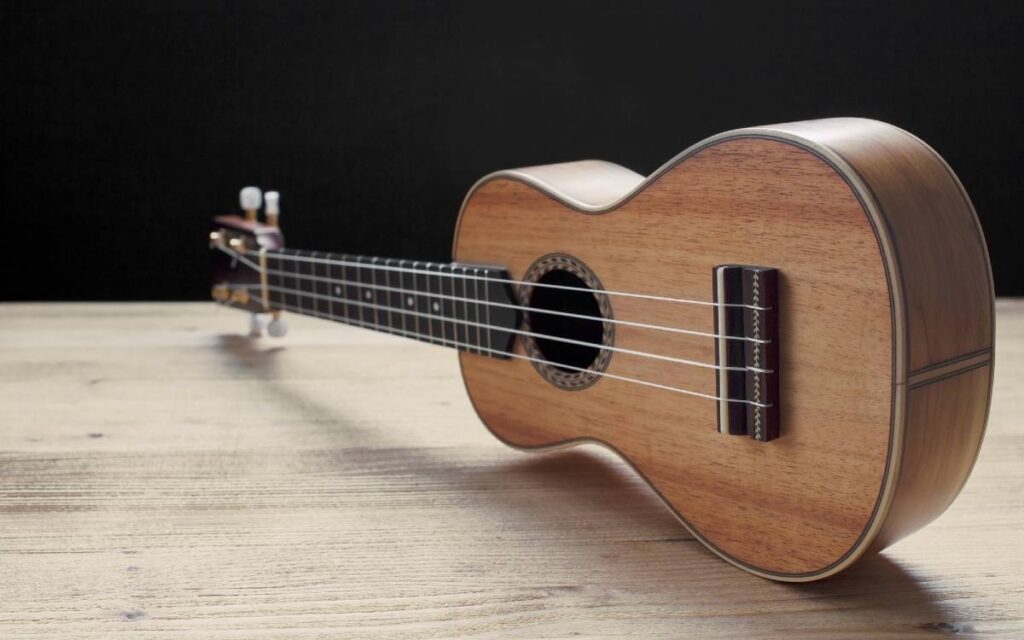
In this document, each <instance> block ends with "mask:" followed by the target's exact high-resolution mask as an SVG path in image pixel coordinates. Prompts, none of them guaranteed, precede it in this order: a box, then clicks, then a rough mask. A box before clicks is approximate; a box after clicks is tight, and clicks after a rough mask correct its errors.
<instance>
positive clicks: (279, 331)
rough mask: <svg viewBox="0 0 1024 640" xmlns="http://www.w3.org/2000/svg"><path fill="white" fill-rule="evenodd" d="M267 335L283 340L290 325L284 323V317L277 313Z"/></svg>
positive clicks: (269, 325)
mask: <svg viewBox="0 0 1024 640" xmlns="http://www.w3.org/2000/svg"><path fill="white" fill-rule="evenodd" d="M267 333H269V334H270V335H271V336H273V337H275V338H283V337H284V334H286V333H288V323H287V322H285V321H284V316H283V315H282V314H281V313H280V312H277V313H275V314H274V317H273V319H272V320H271V321H270V324H268V325H267Z"/></svg>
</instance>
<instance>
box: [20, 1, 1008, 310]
mask: <svg viewBox="0 0 1024 640" xmlns="http://www.w3.org/2000/svg"><path fill="white" fill-rule="evenodd" d="M1022 27H1024V3H1019V2H1002V3H988V2H906V3H901V2H850V1H843V2H835V1H828V2H820V1H819V2H806V3H777V2H757V3H731V2H714V3H712V2H683V1H677V2H671V3H633V2H614V3H612V2H571V3H569V2H545V3H538V4H524V3H514V2H505V3H483V2H468V3H436V4H435V3H410V2H328V1H323V2H284V1H282V2H275V3H268V2H241V1H239V2H210V1H205V0H204V1H196V2H138V1H133V2H68V3H53V2H15V3H9V2H8V3H4V4H3V5H2V8H0V33H2V39H3V42H2V43H0V47H2V51H3V71H4V74H3V95H2V100H0V123H2V124H0V126H2V130H0V133H2V139H0V145H2V152H0V153H2V160H3V167H2V171H0V175H2V194H0V221H2V224H3V225H4V235H3V240H4V247H3V250H2V251H0V260H2V269H3V273H4V275H5V277H4V278H3V285H0V286H2V291H0V294H2V297H3V298H4V299H88V300H93V299H95V300H99V299H196V298H203V297H205V296H206V295H207V292H208V275H207V255H206V247H205V236H206V232H207V230H208V229H207V226H208V221H209V218H210V216H212V215H214V214H218V213H224V212H227V211H229V210H232V209H233V208H234V207H236V203H237V191H238V188H239V187H241V186H243V185H246V184H257V185H259V186H261V187H264V188H276V189H278V190H279V191H281V193H282V199H281V203H282V210H283V214H282V218H283V226H284V227H285V232H286V234H287V235H288V241H289V245H291V246H294V247H304V248H312V249H324V250H339V251H348V252H351V253H363V254H373V255H384V256H397V257H409V258H424V259H435V260H440V259H445V258H447V256H448V251H449V247H450V241H451V234H452V231H453V228H454V223H455V216H456V214H457V212H458V208H459V205H460V203H461V200H462V197H463V195H464V194H465V192H466V190H467V189H468V188H469V187H470V186H471V185H472V183H473V182H474V181H475V180H476V179H477V178H478V177H480V176H481V175H483V174H486V173H488V172H490V171H493V170H496V169H503V168H511V167H516V166H524V165H530V164H543V163H549V162H557V161H565V160H578V159H583V158H602V159H607V160H611V161H613V162H618V163H620V164H623V165H625V166H627V167H630V168H631V169H633V170H635V171H638V172H640V173H648V172H650V171H652V170H653V169H655V168H656V167H658V166H659V165H660V164H662V163H663V162H665V161H666V160H668V159H669V158H671V157H672V156H673V155H675V154H676V153H678V152H679V151H681V150H683V149H684V148H685V147H687V146H689V145H690V144H692V143H694V142H696V141H698V140H700V139H702V138H704V137H706V136H709V135H712V134H714V133H717V132H719V131H723V130H726V129H731V128H736V127H740V126H747V125H757V124H768V123H773V122H785V121H790V120H799V119H805V118H816V117H825V116H833V115H857V116H867V117H873V118H878V119H881V120H886V121H889V122H892V123H893V124H896V125H899V126H901V127H903V128H906V129H908V130H910V131H912V132H913V133H915V134H917V135H919V136H921V137H922V138H924V139H925V140H926V141H928V142H929V143H930V144H931V145H932V146H934V147H935V148H936V149H937V150H938V151H939V152H940V153H941V154H942V155H943V156H945V158H946V159H947V160H948V161H949V162H950V164H951V165H952V166H953V168H954V169H955V170H956V171H957V173H958V174H959V176H960V178H961V179H962V181H963V182H964V184H965V186H966V187H967V190H968V192H969V193H970V194H971V196H972V198H973V199H974V202H975V205H976V207H977V209H978V213H979V215H980V217H981V220H982V224H983V226H984V228H985V233H986V236H987V238H988V242H989V245H990V251H991V255H992V261H993V266H994V270H995V274H996V290H997V293H999V294H1001V295H1015V294H1017V295H1019V294H1024V269H1022V268H1021V258H1020V257H1019V255H1020V250H1019V244H1020V239H1021V237H1022V235H1021V232H1022V231H1024V216H1021V215H1020V198H1019V193H1020V185H1021V184H1022V181H1024V179H1022V176H1021V175H1020V173H1021V171H1022V163H1021V159H1022V151H1021V142H1022V140H1021V132H1022V129H1021V120H1022V118H1024V100H1022V88H1021V81H1020V78H1021V76H1022V74H1024V55H1022V52H1024V48H1022V44H1021V40H1022V36H1024V29H1022Z"/></svg>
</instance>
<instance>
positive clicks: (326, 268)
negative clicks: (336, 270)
mask: <svg viewBox="0 0 1024 640" xmlns="http://www.w3.org/2000/svg"><path fill="white" fill-rule="evenodd" d="M327 255H328V256H329V255H331V254H327ZM324 278H325V279H326V280H327V282H325V283H324V288H325V289H326V290H327V294H328V295H331V300H330V302H329V303H328V304H329V307H328V313H330V314H331V315H332V316H333V315H336V314H335V313H334V297H333V295H332V294H333V293H334V291H332V290H331V283H330V278H331V265H329V264H325V265H324Z"/></svg>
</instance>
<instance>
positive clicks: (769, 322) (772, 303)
mask: <svg viewBox="0 0 1024 640" xmlns="http://www.w3.org/2000/svg"><path fill="white" fill-rule="evenodd" d="M778 278H779V275H778V270H776V269H772V268H770V267H755V266H750V265H720V266H717V267H715V268H714V271H713V278H712V280H713V290H714V301H715V307H714V310H715V311H714V317H715V336H716V337H715V364H716V365H717V366H718V369H717V370H716V371H717V375H718V380H717V382H718V385H717V389H718V431H719V432H720V433H728V434H730V435H749V436H750V437H751V438H753V439H754V440H759V441H761V442H767V441H769V440H774V439H775V438H778V437H779V421H780V420H779V416H780V407H779V295H778V294H779V286H778Z"/></svg>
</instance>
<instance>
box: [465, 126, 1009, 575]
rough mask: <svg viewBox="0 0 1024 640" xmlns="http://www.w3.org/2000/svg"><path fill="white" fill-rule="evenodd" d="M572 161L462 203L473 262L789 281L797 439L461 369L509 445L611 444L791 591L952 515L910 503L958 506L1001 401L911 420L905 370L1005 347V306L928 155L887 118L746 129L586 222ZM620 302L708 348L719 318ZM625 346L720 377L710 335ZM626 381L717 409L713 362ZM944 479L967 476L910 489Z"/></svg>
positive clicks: (651, 335) (625, 279)
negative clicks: (927, 494)
mask: <svg viewBox="0 0 1024 640" xmlns="http://www.w3.org/2000/svg"><path fill="white" fill-rule="evenodd" d="M563 166H564V165H557V167H556V168H552V169H547V168H544V167H541V168H529V169H520V170H514V171H509V172H499V173H497V174H493V175H492V176H489V177H488V178H485V179H484V180H482V181H481V182H480V183H478V184H477V185H476V186H475V187H474V189H473V190H472V191H471V193H470V195H469V196H468V197H467V199H466V201H465V204H464V206H463V210H462V215H461V217H460V222H459V226H458V230H457V235H456V240H455V247H454V254H455V257H456V259H457V260H461V261H465V262H480V261H492V262H498V263H500V264H502V265H505V266H507V267H508V268H509V270H510V273H511V274H512V276H513V278H515V279H519V278H522V276H523V274H524V273H526V271H527V270H528V268H529V265H531V264H532V263H533V262H534V261H535V260H536V259H537V258H538V257H540V256H542V255H545V254H548V253H551V252H553V251H556V252H559V253H566V254H569V255H572V256H575V257H577V258H579V259H581V260H582V261H583V262H585V263H586V264H587V265H588V266H589V267H590V269H591V270H592V271H593V272H594V273H596V274H597V277H598V278H600V279H601V281H602V282H603V283H604V286H605V288H606V289H609V290H611V291H628V292H640V293H648V294H651V295H658V296H670V297H677V298H686V299H697V300H710V299H711V298H712V295H711V278H710V273H711V271H712V269H713V268H714V267H715V266H716V265H720V264H730V263H731V264H750V265H761V266H769V267H773V268H777V269H779V272H780V274H781V276H780V277H781V279H782V280H781V285H780V292H781V293H780V296H781V298H780V299H781V305H780V306H781V309H782V311H781V318H782V325H781V337H782V340H781V344H782V357H781V367H780V369H781V372H782V374H781V380H782V382H781V393H782V429H781V431H782V434H783V437H782V438H781V439H779V440H777V441H774V442H772V443H771V444H770V445H768V446H763V445H761V444H760V443H756V442H752V441H749V440H747V439H744V438H723V437H722V436H721V435H720V434H719V433H718V432H717V430H716V428H715V425H716V420H715V411H716V409H717V406H716V404H715V403H714V402H710V401H708V400H706V399H703V398H694V397H692V396H691V397H687V396H680V395H678V394H671V393H667V392H665V391H664V390H663V389H657V388H652V387H650V386H641V385H635V384H629V383H628V382H624V381H622V380H621V379H604V380H602V381H601V383H600V384H597V385H594V386H593V387H590V388H588V389H586V390H584V391H580V392H572V393H567V392H565V391H563V390H560V389H556V388H554V387H552V386H551V385H548V384H547V383H546V382H545V381H544V380H543V379H542V378H540V377H539V376H537V375H535V373H534V371H533V369H532V367H531V365H530V364H529V363H527V362H524V361H521V360H520V361H515V362H512V363H505V362H495V361H493V360H490V359H486V358H481V357H477V356H473V355H471V354H463V355H462V356H461V361H462V366H463V371H464V374H465V377H466V385H467V389H468V391H469V393H470V396H471V398H472V399H473V401H474V406H475V407H476V409H477V411H478V413H479V414H480V416H481V418H482V419H483V421H484V422H485V423H486V424H487V425H488V427H489V428H490V429H491V430H492V431H493V432H494V433H495V434H496V435H497V436H498V437H499V438H501V439H502V440H504V441H505V442H508V443H510V444H512V445H514V446H518V447H523V448H541V447H549V446H561V445H564V444H569V443H572V442H578V441H584V440H593V441H597V442H601V443H604V444H606V445H608V446H609V447H611V448H613V449H614V450H616V451H618V452H621V453H622V454H623V455H624V456H625V457H626V458H627V459H628V460H629V461H631V462H632V464H633V465H634V466H635V467H636V468H637V470H638V471H639V472H640V473H641V474H643V475H644V476H645V477H646V478H648V479H649V481H650V482H651V483H652V485H653V486H654V487H655V489H656V491H658V492H659V494H660V495H662V496H663V497H664V499H665V500H666V501H667V502H668V503H669V504H670V505H671V507H672V508H673V510H674V511H675V512H676V513H677V514H678V515H679V517H680V519H681V520H683V521H684V522H685V523H686V524H687V526H688V527H689V528H690V529H691V530H692V531H694V533H695V534H696V535H697V536H698V537H699V538H700V539H701V540H702V541H704V542H705V543H706V544H708V545H709V546H710V547H711V548H713V549H714V550H716V551H717V552H719V553H720V554H721V555H722V556H723V557H725V558H727V559H728V560H730V561H732V562H735V563H737V564H739V565H741V566H743V567H745V568H748V569H750V570H753V571H757V572H759V573H760V574H762V575H770V576H772V577H776V578H780V579H790V580H803V579H814V578H820V577H823V576H826V575H830V574H831V573H834V572H835V571H838V570H840V569H842V568H844V567H846V566H848V565H849V564H850V563H851V562H853V561H854V560H856V559H857V558H858V557H859V556H861V555H862V554H863V553H864V552H865V551H866V550H867V549H868V548H869V546H870V544H871V542H872V541H876V542H877V545H876V547H877V546H882V545H884V544H887V543H890V542H892V541H894V540H895V539H897V538H898V537H900V536H901V535H905V534H907V533H909V532H910V531H911V530H913V529H914V528H915V527H916V526H919V525H920V524H922V523H923V522H925V521H927V520H928V519H929V518H934V517H936V516H937V515H938V514H939V513H941V509H938V510H934V511H932V512H931V513H930V516H929V518H925V517H923V515H922V514H921V513H920V509H919V506H920V505H916V504H915V505H911V504H910V502H909V500H910V497H912V496H917V495H921V494H922V492H924V491H938V490H940V489H941V491H942V492H943V493H942V495H941V496H936V497H935V499H932V500H927V501H925V503H924V504H927V505H931V506H933V507H934V506H936V505H940V504H941V505H943V507H944V506H945V505H948V504H949V502H950V501H951V500H952V499H953V497H955V495H956V492H957V491H958V489H959V486H961V484H962V481H963V480H964V479H965V478H966V475H967V473H968V472H969V470H970V467H971V465H972V463H973V461H974V457H975V454H976V452H977V445H978V443H979V442H980V435H981V433H982V431H983V429H984V423H985V416H986V410H987V402H988V394H987V393H986V392H985V389H984V388H980V390H979V388H978V386H977V385H976V384H974V385H968V386H961V385H956V384H944V385H943V387H944V388H945V390H946V392H947V393H949V392H952V391H960V392H963V393H971V394H972V395H970V396H969V397H965V398H960V397H955V398H952V399H951V401H952V402H954V403H958V402H964V403H966V404H968V405H969V406H971V407H972V409H971V410H970V411H966V412H962V413H957V414H955V417H963V418H968V419H969V420H970V422H967V423H960V422H958V421H956V420H954V419H952V418H943V419H938V416H939V414H938V413H937V412H935V411H929V410H927V409H926V408H923V407H921V406H919V405H918V406H916V410H915V411H912V412H909V413H908V412H907V401H906V385H907V381H908V376H910V375H911V374H913V371H911V369H922V370H923V369H925V368H927V367H930V366H933V365H935V366H941V365H942V363H943V362H945V361H948V360H949V359H953V358H960V357H962V356H965V355H966V354H968V353H977V352H978V351H979V350H984V351H986V352H988V351H990V349H991V346H992V345H991V338H992V315H991V304H992V303H991V301H992V293H991V277H990V274H989V270H988V261H987V256H986V254H985V247H984V240H983V238H981V236H980V230H979V228H978V225H977V220H976V218H975V216H974V212H973V209H972V208H971V206H970V202H969V201H968V200H967V199H966V196H965V195H964V193H963V190H962V188H961V187H960V185H959V183H958V182H957V181H956V178H955V177H954V176H953V174H952V173H951V172H950V170H949V169H948V167H946V165H945V164H944V163H943V162H942V161H941V159H940V158H939V157H938V156H937V155H936V154H935V153H934V152H933V151H931V150H930V149H929V148H928V147H927V146H926V145H924V144H923V143H921V142H920V141H919V140H917V139H916V138H914V137H913V136H910V135H909V134H906V133H905V132H902V131H900V130H899V129H896V128H895V127H891V126H889V125H885V124H883V123H879V122H876V121H870V120H860V119H834V120H824V121H812V122H809V123H793V124H786V125H772V126H770V127H759V128H755V129H751V130H739V131H736V132H730V133H727V134H722V135H721V136H716V137H714V138H712V139H709V140H708V141H705V142H704V143H701V144H698V145H696V146H695V147H694V148H692V149H691V150H688V151H687V152H684V153H683V154H681V155H680V156H678V157H677V158H675V159H673V160H672V161H670V162H669V163H667V164H666V165H665V166H664V167H663V168H662V169H660V170H658V171H657V172H655V174H654V175H652V176H651V177H650V178H648V179H647V180H645V181H644V182H643V183H636V184H633V183H631V182H629V181H624V182H619V183H615V181H614V180H613V181H612V183H615V184H619V185H620V186H621V188H622V189H623V190H622V191H621V192H620V195H619V198H609V197H608V193H607V192H608V186H607V182H608V181H607V180H606V177H605V176H606V174H607V173H608V169H607V168H605V167H602V168H601V169H600V171H595V173H594V174H593V175H592V176H591V180H592V182H593V185H594V188H593V191H594V193H595V194H597V195H596V196H595V197H594V198H591V199H590V200H589V202H590V204H586V202H587V199H586V198H585V197H584V196H581V195H580V194H581V193H586V186H587V183H586V179H585V170H586V167H584V166H579V167H574V169H573V171H572V172H571V173H568V178H567V179H566V182H565V188H563V187H562V184H561V183H560V182H559V180H560V179H561V177H562V176H563V175H565V174H566V172H565V171H564V170H563V169H562V168H561V167H563ZM630 184H632V186H630ZM581 202H582V203H584V204H581ZM597 202H600V203H601V204H595V203H597ZM918 227H922V228H926V229H927V231H923V232H917V231H916V230H917V228H918ZM943 256H945V257H943ZM934 289H941V292H939V293H936V292H935V291H934ZM951 300H961V302H960V303H958V304H959V305H960V306H958V307H957V308H956V309H953V308H952V307H951ZM612 301H613V307H614V315H615V317H616V318H617V319H623V318H624V319H627V320H632V321H639V322H648V323H655V324H664V325H668V326H674V327H683V328H688V329H697V330H699V331H705V332H706V331H711V318H710V313H709V312H708V309H707V308H706V307H698V306H687V305H679V304H670V303H665V302H661V301H657V300H647V299H638V298H616V297H614V296H613V297H612ZM972 323H973V324H972ZM616 346H619V347H625V348H627V349H632V350H634V351H640V352H649V353H656V354H659V355H668V356H673V357H677V358H686V359H690V360H696V361H702V362H713V361H714V358H713V356H712V355H711V349H712V347H713V346H714V342H713V341H712V340H710V339H707V338H699V337H693V336H666V334H665V333H663V332H657V331H651V330H648V329H635V328H631V327H626V328H624V329H623V330H621V331H619V332H618V333H617V335H616ZM608 371H609V373H610V374H611V375H613V376H619V377H625V378H632V379H639V380H643V381H646V382H653V383H656V384H659V385H667V386H675V387H681V388H683V389H687V390H691V391H697V392H699V393H703V394H715V388H714V372H713V371H711V370H709V369H706V368H699V367H685V366H680V365H678V364H676V363H671V362H666V361H664V360H657V359H651V358H643V357H640V356H637V355H632V354H620V353H616V354H615V356H614V357H613V358H612V361H611V365H610V366H609V369H608ZM983 371H985V372H988V371H989V369H988V368H985V369H983ZM974 377H978V376H977V375H975V376H974ZM986 379H989V380H990V377H987V378H986ZM916 395H918V396H920V397H924V396H926V395H927V394H925V392H921V393H918V394H916ZM928 397H932V396H928ZM934 397H936V398H937V397H939V396H934ZM947 414H948V412H947ZM944 415H945V414H944ZM923 416H927V419H925V418H924V417H923ZM905 445H906V446H918V447H919V450H917V451H914V452H910V453H909V454H908V455H907V460H909V461H911V462H913V463H915V464H920V465H925V466H926V467H927V468H925V469H913V468H908V469H904V468H903V467H902V464H903V463H902V459H903V454H904V447H905ZM955 445H964V446H955ZM968 445H969V446H968ZM947 449H948V450H949V451H950V452H951V453H946V450H947ZM932 451H941V452H943V453H942V455H934V456H929V455H928V453H930V452H932ZM941 474H949V475H950V476H951V477H954V478H955V480H953V481H951V482H948V483H938V484H936V483H930V484H929V486H916V485H915V484H914V483H915V482H920V481H922V479H925V478H932V477H934V476H936V475H941ZM897 491H902V492H903V494H904V495H903V496H902V497H901V498H900V499H898V500H897V499H896V498H897V497H899V496H897ZM893 504H895V505H897V507H898V509H897V510H892V509H891V506H892V505H893ZM883 523H886V524H888V525H889V526H888V528H885V529H884V531H883V529H882V527H883ZM879 531H883V532H884V534H885V535H884V536H882V537H880V538H878V539H877V540H876V536H877V534H878V533H879Z"/></svg>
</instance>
